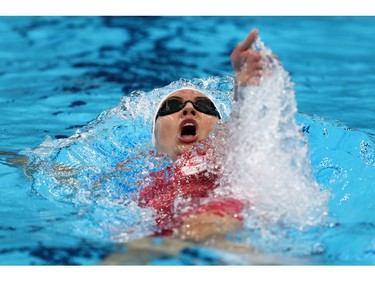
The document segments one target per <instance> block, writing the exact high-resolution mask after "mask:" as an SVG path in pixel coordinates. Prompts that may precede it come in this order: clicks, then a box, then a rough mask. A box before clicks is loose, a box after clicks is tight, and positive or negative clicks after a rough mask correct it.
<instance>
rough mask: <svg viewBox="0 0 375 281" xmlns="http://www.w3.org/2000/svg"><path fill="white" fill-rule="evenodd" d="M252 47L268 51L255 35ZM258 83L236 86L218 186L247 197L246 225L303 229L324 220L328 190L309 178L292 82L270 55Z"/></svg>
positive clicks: (264, 227)
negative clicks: (226, 150) (322, 188)
mask: <svg viewBox="0 0 375 281" xmlns="http://www.w3.org/2000/svg"><path fill="white" fill-rule="evenodd" d="M256 48H257V49H258V50H260V51H261V52H262V53H263V54H264V55H268V56H269V57H270V56H272V52H271V50H270V49H268V48H266V47H265V46H264V45H263V43H262V42H261V41H260V39H258V40H257V42H256ZM267 67H268V69H269V70H271V73H268V74H267V75H265V76H263V77H262V78H261V80H260V84H259V85H258V86H249V87H246V88H240V89H239V101H238V102H237V103H236V104H234V106H233V112H232V116H231V121H230V123H229V143H228V154H227V155H226V157H227V159H226V165H225V169H224V176H223V179H222V181H221V191H222V192H223V191H224V190H228V189H230V192H231V193H233V194H234V195H235V196H236V197H239V198H242V199H244V200H247V201H249V202H251V208H250V211H249V213H248V216H247V219H246V226H247V227H249V228H258V229H259V228H262V229H266V228H267V227H270V226H272V227H274V226H275V225H278V226H287V227H292V228H297V229H303V228H304V227H306V226H313V225H316V224H319V223H322V222H323V221H324V218H325V217H326V216H327V211H328V210H327V204H328V194H327V192H323V191H321V190H320V186H319V185H318V184H317V183H316V181H315V180H314V178H313V176H312V173H311V168H310V161H309V155H308V144H307V141H306V139H305V137H304V135H303V134H302V132H301V128H300V127H299V126H298V125H297V124H296V122H295V119H294V115H295V113H296V112H297V107H296V101H295V97H294V90H293V84H292V82H291V81H290V77H289V75H288V73H287V72H286V71H285V70H284V69H283V67H282V66H281V64H280V63H279V62H278V61H277V60H276V59H274V58H272V59H270V60H269V61H268V62H267Z"/></svg>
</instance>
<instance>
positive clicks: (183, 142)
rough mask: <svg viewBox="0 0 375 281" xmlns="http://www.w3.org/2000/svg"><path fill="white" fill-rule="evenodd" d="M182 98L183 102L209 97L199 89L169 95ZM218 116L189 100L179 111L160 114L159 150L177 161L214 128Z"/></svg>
mask: <svg viewBox="0 0 375 281" xmlns="http://www.w3.org/2000/svg"><path fill="white" fill-rule="evenodd" d="M172 97H173V98H176V99H180V100H181V102H185V101H187V100H191V101H193V102H196V101H197V100H199V99H207V96H206V95H204V94H203V93H201V92H199V91H194V90H191V89H181V90H179V91H176V92H174V93H172V94H171V95H170V96H168V97H167V100H168V99H171V98H172ZM218 120H219V118H218V117H216V116H213V115H209V114H205V113H202V112H200V111H198V110H196V109H195V108H194V107H193V105H192V104H191V103H190V102H188V103H187V104H186V105H185V107H184V108H183V109H181V110H180V111H178V112H175V113H172V114H169V115H165V116H159V117H158V118H157V120H156V123H155V145H156V149H157V150H158V151H159V152H164V153H166V154H168V155H169V157H171V158H172V160H173V161H175V160H176V159H177V158H178V156H180V155H181V154H183V153H184V152H186V151H187V150H188V149H189V148H191V147H192V146H193V145H194V143H195V142H197V141H200V140H203V139H204V138H206V137H207V136H208V134H209V133H210V132H211V130H212V129H213V127H214V125H215V124H216V122H217V121H218Z"/></svg>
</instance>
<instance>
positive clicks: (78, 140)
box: [0, 17, 375, 265]
mask: <svg viewBox="0 0 375 281" xmlns="http://www.w3.org/2000/svg"><path fill="white" fill-rule="evenodd" d="M374 23H375V18H374V17H68V18H64V17H62V18H60V17H39V18H38V17H2V18H0V31H1V34H2V42H1V43H0V58H1V59H0V64H1V68H0V110H1V111H0V112H1V113H2V118H1V120H0V132H1V135H0V150H1V151H7V152H15V153H23V154H27V155H29V156H30V155H31V156H34V157H35V158H33V160H34V164H40V165H41V166H37V167H38V170H37V171H36V172H35V171H34V170H33V171H30V170H29V171H26V172H25V171H24V170H23V169H22V168H19V167H18V166H17V165H13V164H12V162H10V160H11V158H17V156H12V155H10V154H8V155H0V176H1V184H0V188H1V193H2V196H1V197H0V206H1V207H0V217H1V223H0V264H22V265H23V264H26V265H29V264H98V263H100V262H101V260H102V259H103V258H105V257H106V256H107V255H109V254H110V253H111V252H112V251H114V250H115V249H117V248H116V247H117V246H116V242H119V241H129V240H132V239H138V238H142V236H144V235H147V234H148V233H150V231H151V230H150V229H149V228H148V227H149V220H147V219H144V218H145V217H146V218H147V217H148V216H147V215H148V214H147V212H146V213H142V211H141V210H139V209H137V208H135V207H133V205H132V200H131V193H132V191H134V190H135V189H136V186H137V185H136V183H137V182H138V181H139V179H142V178H143V176H144V175H143V174H142V169H140V167H146V170H152V169H155V167H158V165H164V164H165V163H164V162H163V161H162V162H155V163H154V162H152V161H151V160H150V161H149V162H146V164H147V165H148V166H144V164H145V163H144V162H142V161H140V162H141V163H139V164H135V165H134V169H132V170H129V171H122V172H117V171H116V170H115V168H114V165H115V163H118V161H121V160H123V159H129V158H131V159H134V158H135V157H136V156H137V153H138V152H139V146H142V145H143V143H146V144H145V148H144V149H145V150H147V149H148V148H151V147H149V145H150V143H148V142H147V140H148V138H149V134H150V127H149V126H150V123H149V122H148V121H144V120H143V119H142V118H137V117H134V116H133V117H132V116H131V117H129V115H128V113H127V112H131V110H129V108H128V109H127V110H124V111H121V110H123V109H124V104H126V101H127V100H123V101H121V102H120V100H121V98H122V97H123V96H125V97H129V95H130V93H131V92H133V91H141V92H140V93H141V94H142V93H143V94H144V93H148V95H149V96H150V97H155V92H150V91H152V90H154V89H158V88H162V87H165V86H166V85H169V84H170V83H172V82H174V81H178V82H176V83H177V84H183V83H185V82H186V81H185V80H180V79H181V78H182V79H187V81H193V82H194V81H195V80H194V79H195V78H201V79H208V78H209V77H215V78H214V83H213V84H214V86H215V87H217V88H220V87H222V88H223V89H224V88H227V87H230V85H231V80H230V79H228V77H227V76H231V75H232V69H231V66H230V61H229V54H230V52H231V50H232V48H233V47H234V46H235V44H236V43H237V42H239V41H240V40H241V39H242V38H243V37H244V36H245V35H246V34H247V32H248V31H249V30H250V29H251V28H253V27H257V28H258V29H259V30H260V36H261V38H262V40H263V41H264V42H265V43H266V44H267V45H268V46H269V47H271V49H272V51H273V52H274V53H276V54H277V55H278V56H279V57H280V60H281V61H282V65H283V67H284V68H285V69H286V70H287V71H288V72H289V74H290V76H291V79H292V81H293V82H294V84H295V86H294V89H295V92H296V100H297V104H298V111H299V114H298V115H297V116H296V120H297V122H298V123H299V124H301V125H302V126H303V131H304V134H305V136H306V137H307V138H308V141H309V152H310V159H311V166H312V170H313V175H314V177H315V178H316V180H317V182H318V183H319V184H321V185H322V186H323V189H325V190H329V191H330V192H331V194H332V196H331V197H330V200H329V213H328V219H327V221H326V222H325V223H323V224H322V225H319V226H317V227H315V228H312V229H309V230H307V231H304V232H299V231H295V230H293V229H287V230H285V229H284V230H285V233H284V234H283V236H282V237H281V239H280V241H281V242H282V243H275V242H274V241H265V240H264V237H263V236H261V235H259V236H257V233H256V231H253V232H252V233H251V234H249V236H250V237H251V239H252V243H255V244H256V245H258V246H259V247H260V248H261V249H262V252H264V253H266V254H267V256H268V257H272V258H273V259H272V261H273V262H275V261H276V262H275V263H281V264H290V263H298V264H375V240H374V237H375V225H374V224H375V221H374V215H373V214H374V209H375V203H374V197H375V190H374V189H375V185H374V182H375V155H374V151H375V144H374V139H375V138H374V135H375V129H374V128H375V115H374V113H373V112H374V109H375V95H374V94H373V93H372V92H373V90H374V85H375V84H374V82H375V74H374V73H375V71H374V70H375V69H374V68H375V58H374V57H373V49H374V46H373V42H375V41H374V39H375V31H374V30H373V28H371V27H372V26H374ZM134 99H135V100H138V99H137V95H134ZM130 100H131V99H130ZM151 100H152V99H151ZM143 102H146V101H145V100H143ZM146 105H147V103H146ZM139 106H141V107H142V104H141V105H139ZM111 108H114V111H110V110H109V109H111ZM144 108H147V107H144ZM144 108H143V109H144ZM108 110H109V111H108ZM143 113H144V114H146V115H147V113H148V114H152V113H150V112H147V110H144V112H143ZM98 115H100V116H99V117H98ZM97 117H98V118H97ZM131 118H133V119H131ZM146 119H147V118H146ZM124 120H125V121H129V120H132V121H134V122H124ZM147 120H149V119H147ZM90 122H91V123H90ZM87 125H88V126H87ZM77 130H78V131H77ZM92 132H94V133H92ZM46 136H49V137H48V138H47V139H45V137H46ZM71 136H73V137H71ZM86 136H87V137H86ZM68 137H71V138H68ZM116 141H121V143H120V144H119V143H117V142H116ZM42 143H43V145H42V146H41V144H42ZM124 143H126V145H124ZM35 148H38V149H37V150H33V149H35ZM25 151H26V152H25ZM52 162H53V163H52ZM56 162H58V163H63V164H67V165H69V167H70V168H77V171H78V172H77V171H74V177H75V179H76V181H75V182H72V181H69V180H62V181H59V182H54V181H53V180H54V179H55V178H64V177H65V176H66V175H67V174H68V173H67V172H66V174H64V173H65V172H63V173H61V172H60V171H58V170H57V171H56V170H51V167H52V166H53V164H54V163H56ZM98 163H100V164H98ZM82 166H85V168H82ZM40 167H42V168H40ZM72 173H73V172H72ZM102 175H106V176H107V177H105V178H101V176H102ZM123 179H125V180H123ZM98 182H100V188H93V187H97V185H96V184H97V183H98ZM74 186H76V187H77V188H74ZM129 211H132V212H129ZM141 219H142V220H141ZM140 220H141V222H142V223H140ZM150 221H151V220H150ZM278 237H279V238H280V236H278ZM149 263H150V264H252V263H256V262H254V259H251V255H250V257H247V258H244V257H243V256H241V255H240V254H235V253H228V252H225V251H224V252H223V251H219V250H215V249H212V248H207V247H205V246H204V245H201V246H200V247H191V248H189V249H185V250H184V251H182V252H181V253H179V254H177V255H175V256H173V257H169V258H168V259H166V258H164V259H158V258H154V259H152V260H151V261H150V262H149Z"/></svg>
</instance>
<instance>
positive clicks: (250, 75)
mask: <svg viewBox="0 0 375 281" xmlns="http://www.w3.org/2000/svg"><path fill="white" fill-rule="evenodd" d="M257 37H258V30H257V29H253V30H252V31H251V32H250V33H249V34H248V35H247V36H246V38H245V40H244V41H242V42H240V43H239V44H238V45H237V46H236V48H234V49H233V51H232V53H231V56H230V58H231V62H232V66H233V69H234V72H235V86H236V88H237V87H245V86H248V85H259V80H260V78H261V76H262V75H264V72H265V71H266V70H267V69H266V67H267V65H266V61H269V58H265V57H263V56H262V54H261V53H260V52H259V51H257V50H255V49H252V48H251V46H252V45H253V44H254V42H255V41H256V39H257ZM274 57H276V56H274ZM276 58H277V57H276ZM235 98H236V96H235Z"/></svg>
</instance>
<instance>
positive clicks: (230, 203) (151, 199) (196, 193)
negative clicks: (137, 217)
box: [139, 149, 244, 235]
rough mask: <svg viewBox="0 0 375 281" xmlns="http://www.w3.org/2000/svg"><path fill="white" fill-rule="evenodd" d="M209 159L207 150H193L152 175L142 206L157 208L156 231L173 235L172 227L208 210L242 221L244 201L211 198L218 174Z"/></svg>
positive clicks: (141, 195)
mask: <svg viewBox="0 0 375 281" xmlns="http://www.w3.org/2000/svg"><path fill="white" fill-rule="evenodd" d="M207 161H208V159H207V155H206V152H200V151H199V150H197V149H191V150H189V151H188V152H186V153H184V154H183V155H182V156H181V157H180V158H179V159H178V160H177V161H176V162H175V163H174V166H173V167H167V168H165V169H163V170H162V171H159V172H156V173H151V174H150V176H151V177H152V179H153V181H152V183H151V185H149V186H147V187H145V188H144V189H143V190H142V191H141V193H140V198H139V206H141V207H152V208H154V209H155V210H156V212H157V213H156V222H157V224H158V226H159V231H158V232H157V233H156V234H158V235H170V234H172V229H174V228H178V227H179V226H181V225H182V224H183V220H184V218H186V217H187V216H189V215H192V214H200V213H204V212H207V211H211V212H214V214H216V215H219V216H223V215H231V216H233V217H235V218H237V219H238V220H242V218H241V217H240V216H239V213H240V212H241V211H242V208H243V207H244V204H243V203H242V202H241V201H239V200H237V199H234V198H228V197H225V198H220V199H218V198H210V199H208V196H209V195H210V194H211V193H212V192H213V190H214V189H215V188H217V187H218V184H217V181H218V175H217V174H216V173H214V172H208V171H207V168H206V166H205V163H207ZM173 170H174V171H173ZM202 201H206V202H202Z"/></svg>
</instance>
